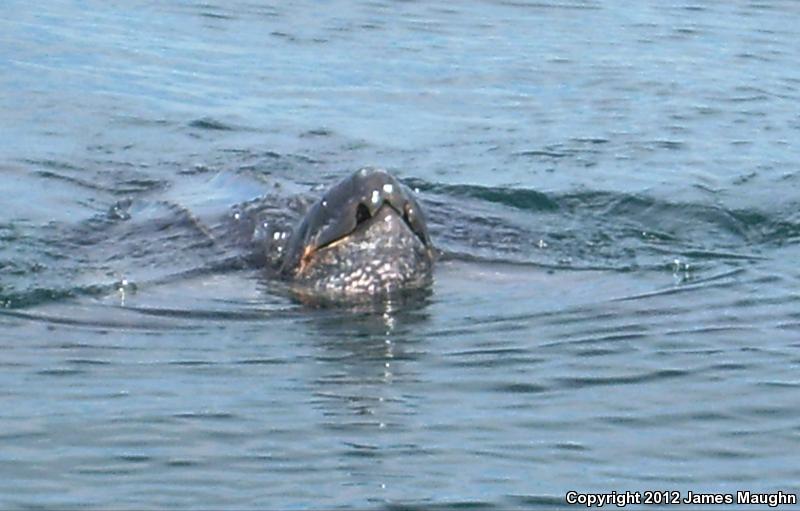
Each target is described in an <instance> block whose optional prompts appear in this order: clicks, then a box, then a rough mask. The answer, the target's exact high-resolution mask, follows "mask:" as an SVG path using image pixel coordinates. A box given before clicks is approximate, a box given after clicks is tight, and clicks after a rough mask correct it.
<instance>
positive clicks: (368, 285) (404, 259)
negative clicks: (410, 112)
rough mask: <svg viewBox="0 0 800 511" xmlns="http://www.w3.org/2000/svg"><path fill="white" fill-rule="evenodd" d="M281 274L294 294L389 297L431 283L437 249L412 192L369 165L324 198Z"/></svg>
mask: <svg viewBox="0 0 800 511" xmlns="http://www.w3.org/2000/svg"><path fill="white" fill-rule="evenodd" d="M287 250H288V251H287V254H286V259H285V260H284V263H283V266H282V267H281V272H282V273H283V274H284V276H286V277H287V278H288V279H289V281H290V282H291V286H292V288H293V289H295V291H297V292H299V293H301V294H304V295H311V296H313V295H318V296H323V297H333V298H336V297H342V298H348V297H359V296H361V297H364V296H383V295H387V294H391V293H394V292H397V291H402V290H407V289H416V288H421V287H424V286H426V285H428V284H429V283H430V280H431V270H432V267H433V259H434V249H433V245H432V244H431V242H430V238H429V236H428V232H427V227H426V225H425V219H424V216H423V214H422V210H421V209H420V207H419V204H418V203H417V202H416V199H415V198H414V196H413V194H412V192H411V191H410V190H409V189H408V188H407V187H405V186H404V185H402V184H401V183H400V182H398V181H397V180H396V179H395V178H394V177H393V176H391V175H390V174H388V173H387V172H385V171H382V170H371V169H362V170H360V171H358V172H356V173H355V174H353V175H351V176H349V177H348V178H345V179H344V180H342V181H341V182H339V183H338V184H336V185H335V186H334V187H332V188H331V189H330V190H328V192H326V193H325V195H324V196H323V197H322V198H320V199H319V201H317V202H316V203H315V204H314V205H312V207H311V208H310V209H309V211H308V212H307V213H306V215H305V217H304V218H303V220H302V221H301V222H300V224H299V225H298V226H297V229H295V231H294V233H293V235H292V238H291V239H290V240H289V244H288V247H287Z"/></svg>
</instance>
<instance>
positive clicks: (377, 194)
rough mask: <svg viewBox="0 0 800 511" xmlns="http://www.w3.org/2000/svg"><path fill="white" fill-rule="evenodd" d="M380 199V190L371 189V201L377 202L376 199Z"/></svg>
mask: <svg viewBox="0 0 800 511" xmlns="http://www.w3.org/2000/svg"><path fill="white" fill-rule="evenodd" d="M380 200H381V192H379V191H378V190H372V203H373V204H377V203H378V201H380Z"/></svg>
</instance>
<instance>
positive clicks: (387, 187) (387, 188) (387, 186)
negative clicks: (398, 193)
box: [383, 183, 394, 193]
mask: <svg viewBox="0 0 800 511" xmlns="http://www.w3.org/2000/svg"><path fill="white" fill-rule="evenodd" d="M383 191H384V192H386V193H392V191H394V187H393V186H392V184H391V183H386V184H385V185H383Z"/></svg>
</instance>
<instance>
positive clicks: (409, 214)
mask: <svg viewBox="0 0 800 511" xmlns="http://www.w3.org/2000/svg"><path fill="white" fill-rule="evenodd" d="M413 218H414V210H413V209H412V208H411V204H409V203H408V202H406V203H405V204H404V205H403V220H405V221H406V223H407V224H408V226H409V227H411V225H412V223H411V221H412V219H413Z"/></svg>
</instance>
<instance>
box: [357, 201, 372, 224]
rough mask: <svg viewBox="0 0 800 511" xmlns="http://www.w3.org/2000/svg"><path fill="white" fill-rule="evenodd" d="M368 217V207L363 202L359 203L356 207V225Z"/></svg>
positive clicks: (369, 216)
mask: <svg viewBox="0 0 800 511" xmlns="http://www.w3.org/2000/svg"><path fill="white" fill-rule="evenodd" d="M370 218H372V215H370V213H369V208H367V207H366V206H365V205H364V204H359V205H358V207H357V208H356V225H358V224H361V223H363V222H366V221H367V220H369V219H370Z"/></svg>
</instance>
